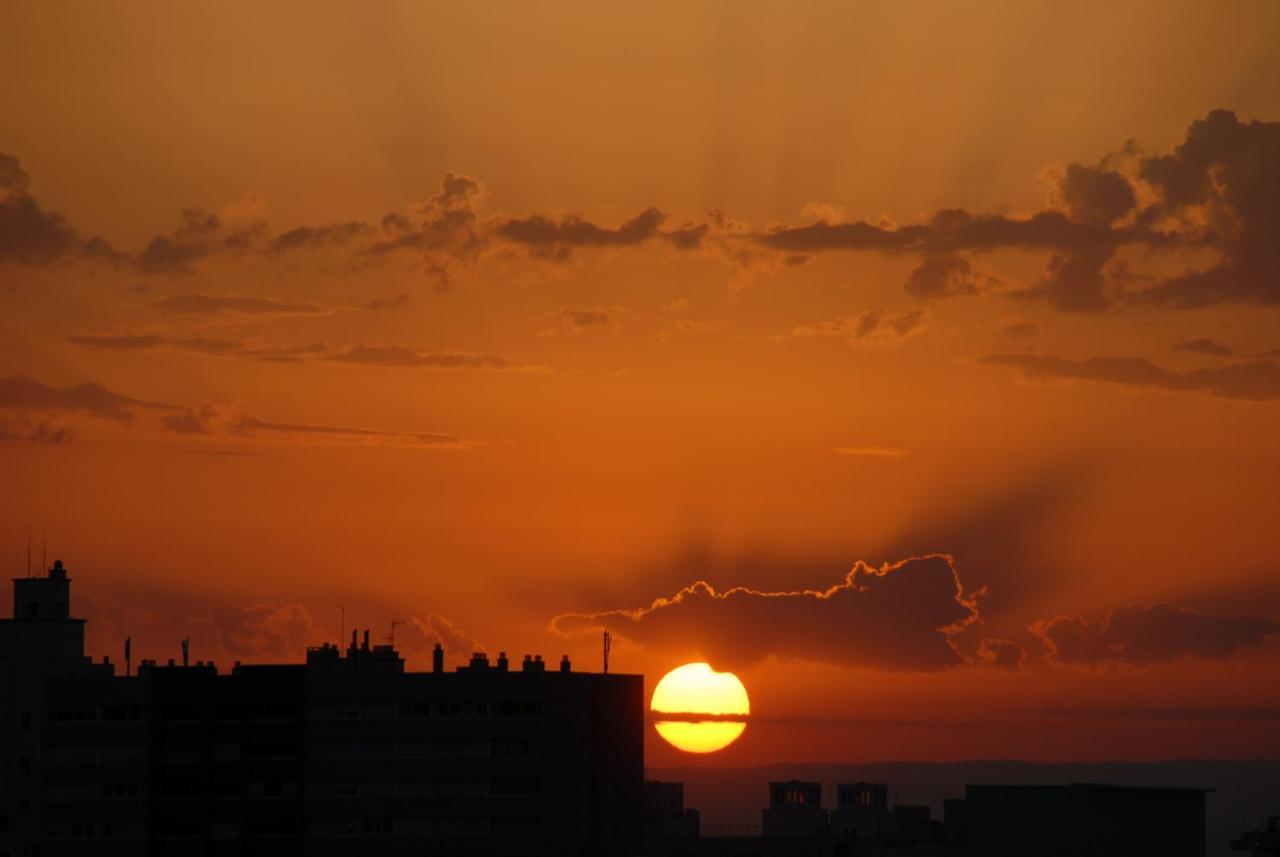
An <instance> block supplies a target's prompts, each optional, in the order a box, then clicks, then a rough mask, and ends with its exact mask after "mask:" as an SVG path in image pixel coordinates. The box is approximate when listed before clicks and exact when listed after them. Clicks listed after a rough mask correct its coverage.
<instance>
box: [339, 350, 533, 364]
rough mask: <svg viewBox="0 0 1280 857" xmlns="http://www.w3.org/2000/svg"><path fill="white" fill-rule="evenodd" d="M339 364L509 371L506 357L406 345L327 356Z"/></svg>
mask: <svg viewBox="0 0 1280 857" xmlns="http://www.w3.org/2000/svg"><path fill="white" fill-rule="evenodd" d="M329 359H330V360H336V361H338V362H339V363H356V364H360V365H363V366H389V367H398V368H407V369H510V368H514V367H512V365H511V361H509V360H507V359H506V358H505V357H496V356H494V355H492V354H472V353H470V352H466V351H423V350H420V349H417V348H412V347H409V346H406V345H355V346H352V347H351V348H348V349H346V350H345V351H341V352H338V353H336V354H333V355H331V356H330V357H329Z"/></svg>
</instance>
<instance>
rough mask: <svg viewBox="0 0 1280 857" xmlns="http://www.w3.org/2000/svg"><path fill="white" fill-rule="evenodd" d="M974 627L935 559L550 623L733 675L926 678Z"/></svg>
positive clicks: (705, 588) (693, 594)
mask: <svg viewBox="0 0 1280 857" xmlns="http://www.w3.org/2000/svg"><path fill="white" fill-rule="evenodd" d="M977 621H978V606H977V602H976V601H975V600H974V598H973V596H972V595H971V594H967V593H966V591H965V589H964V587H963V586H962V585H961V583H960V578H959V576H958V575H957V574H956V571H955V569H954V567H953V566H952V563H951V559H950V557H947V556H944V555H941V554H934V555H930V556H924V557H913V558H911V559H907V560H903V561H901V562H898V563H894V564H891V565H890V564H886V565H884V566H881V567H880V568H873V567H871V566H869V565H867V564H866V563H861V562H860V563H857V564H856V565H855V566H854V567H853V570H852V571H850V572H849V573H848V575H846V576H845V578H844V580H843V581H841V582H839V583H836V584H834V585H832V586H831V587H829V588H827V589H824V590H801V591H781V592H766V591H759V590H754V589H748V588H746V587H734V588H732V589H728V590H725V591H723V592H718V591H716V590H715V589H714V588H713V587H712V586H711V585H710V584H708V583H706V582H704V581H699V582H697V583H694V584H692V585H690V586H688V587H686V588H684V589H682V590H680V591H679V592H677V593H676V594H675V595H674V596H672V597H669V598H658V599H656V600H655V601H653V602H652V603H651V604H650V605H649V606H648V607H642V608H638V609H631V610H611V611H606V612H602V613H570V614H564V615H561V616H557V617H556V618H555V619H554V620H552V628H553V629H554V630H556V631H557V632H559V633H562V634H573V633H583V632H590V631H596V630H599V629H601V628H605V629H608V630H609V631H611V632H613V633H616V634H619V635H621V636H623V637H626V638H628V639H631V640H634V641H636V642H638V643H641V644H642V645H644V646H646V647H648V648H651V649H657V650H663V651H669V652H673V653H679V654H682V655H687V654H691V653H697V654H699V655H701V656H703V657H706V658H708V659H709V660H710V661H711V662H712V663H714V664H717V665H728V666H731V667H732V666H744V665H749V664H752V663H755V662H758V661H760V660H762V659H764V658H767V657H770V656H774V657H779V658H794V659H800V660H807V661H814V662H822V663H832V664H840V665H845V666H859V667H870V668H875V669H883V670H903V671H927V670H938V669H944V668H946V667H949V666H954V665H957V664H959V663H962V662H963V660H964V659H963V658H962V656H961V655H960V654H959V653H958V652H957V650H956V648H955V646H954V645H953V644H952V641H951V637H952V636H953V635H955V634H957V633H959V632H960V631H961V630H963V629H964V628H965V627H967V626H969V625H971V624H973V623H975V622H977Z"/></svg>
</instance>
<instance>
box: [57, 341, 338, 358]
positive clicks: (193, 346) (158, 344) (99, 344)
mask: <svg viewBox="0 0 1280 857" xmlns="http://www.w3.org/2000/svg"><path fill="white" fill-rule="evenodd" d="M67 342H70V343H71V344H72V345H80V346H83V347H85V348H97V349H100V350H105V351H146V350H150V349H153V348H172V349H174V350H177V351H191V352H195V353H196V354H204V355H208V356H212V357H241V358H245V359H249V360H265V361H268V362H272V363H296V362H299V361H301V360H303V359H306V358H312V357H320V356H324V355H326V354H328V353H330V349H329V346H327V345H325V344H324V343H323V342H310V343H304V344H301V345H270V344H263V343H252V342H242V341H240V340H235V339H209V338H206V337H199V336H196V337H169V336H161V335H159V334H109V335H101V336H97V335H77V336H68V337H67Z"/></svg>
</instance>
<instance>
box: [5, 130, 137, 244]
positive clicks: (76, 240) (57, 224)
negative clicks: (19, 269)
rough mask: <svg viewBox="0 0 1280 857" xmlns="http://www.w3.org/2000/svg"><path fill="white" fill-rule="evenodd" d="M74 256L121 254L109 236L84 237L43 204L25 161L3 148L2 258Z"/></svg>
mask: <svg viewBox="0 0 1280 857" xmlns="http://www.w3.org/2000/svg"><path fill="white" fill-rule="evenodd" d="M74 257H88V258H98V259H105V260H109V261H119V260H120V258H121V257H120V254H118V253H117V252H116V251H115V250H114V249H112V247H111V245H110V244H108V243H107V242H106V241H105V240H103V239H101V238H84V237H82V236H81V235H80V234H79V233H78V232H77V231H76V230H75V229H74V228H73V227H72V226H71V224H69V223H68V222H67V220H66V218H64V217H63V216H62V215H61V214H58V213H57V212H56V211H49V210H47V209H45V208H44V207H43V206H41V205H40V203H39V202H38V201H37V200H36V198H35V197H34V196H32V195H31V177H30V176H29V175H27V172H26V170H24V169H23V168H22V164H21V163H20V162H19V161H18V159H17V158H16V157H14V156H13V155H9V154H5V153H4V152H0V262H12V263H16V264H19V265H52V264H55V263H57V262H64V261H67V260H69V259H71V258H74Z"/></svg>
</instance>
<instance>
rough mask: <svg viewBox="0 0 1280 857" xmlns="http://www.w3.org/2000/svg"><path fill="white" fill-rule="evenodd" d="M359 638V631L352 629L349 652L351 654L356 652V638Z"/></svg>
mask: <svg viewBox="0 0 1280 857" xmlns="http://www.w3.org/2000/svg"><path fill="white" fill-rule="evenodd" d="M359 636H360V631H359V629H357V628H352V629H351V651H353V652H354V651H355V650H356V638H357V637H359Z"/></svg>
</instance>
